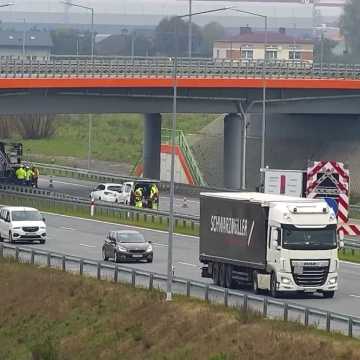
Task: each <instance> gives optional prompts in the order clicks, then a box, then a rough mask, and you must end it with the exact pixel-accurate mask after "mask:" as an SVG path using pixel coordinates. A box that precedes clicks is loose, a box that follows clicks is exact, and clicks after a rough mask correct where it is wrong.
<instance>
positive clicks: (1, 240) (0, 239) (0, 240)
mask: <svg viewBox="0 0 360 360" xmlns="http://www.w3.org/2000/svg"><path fill="white" fill-rule="evenodd" d="M3 241H4V239H3V238H2V236H1V234H0V242H3Z"/></svg>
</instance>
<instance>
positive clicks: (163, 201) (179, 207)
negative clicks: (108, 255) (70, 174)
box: [39, 176, 200, 216]
mask: <svg viewBox="0 0 360 360" xmlns="http://www.w3.org/2000/svg"><path fill="white" fill-rule="evenodd" d="M97 185H99V183H95V182H90V181H83V180H78V179H71V178H62V177H53V186H54V187H53V188H51V190H52V191H56V192H59V193H63V194H67V195H70V196H76V197H80V198H87V199H88V198H89V194H90V192H91V191H92V190H93V189H94V188H95V187H96V186H97ZM39 187H40V188H42V189H46V190H50V188H49V177H47V176H40V178H39ZM186 205H187V206H186V207H184V197H178V196H176V197H175V203H174V211H175V212H176V213H179V214H186V215H194V216H199V214H200V202H199V200H198V199H193V198H190V199H188V198H187V199H186ZM169 208H170V198H169V196H167V195H161V193H160V210H163V211H169Z"/></svg>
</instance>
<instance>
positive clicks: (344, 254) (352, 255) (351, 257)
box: [339, 248, 360, 263]
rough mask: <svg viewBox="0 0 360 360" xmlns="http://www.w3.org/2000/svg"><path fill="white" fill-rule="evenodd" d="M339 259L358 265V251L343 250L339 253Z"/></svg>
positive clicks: (359, 256) (359, 260)
mask: <svg viewBox="0 0 360 360" xmlns="http://www.w3.org/2000/svg"><path fill="white" fill-rule="evenodd" d="M339 259H340V260H344V261H350V262H355V263H360V249H349V248H344V249H342V250H340V251H339Z"/></svg>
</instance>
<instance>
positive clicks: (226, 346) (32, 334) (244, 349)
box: [0, 259, 360, 360]
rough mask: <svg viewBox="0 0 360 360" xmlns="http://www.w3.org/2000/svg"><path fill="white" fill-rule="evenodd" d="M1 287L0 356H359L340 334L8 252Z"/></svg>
mask: <svg viewBox="0 0 360 360" xmlns="http://www.w3.org/2000/svg"><path fill="white" fill-rule="evenodd" d="M0 294H1V297H0V319H1V327H0V343H1V346H0V359H7V360H28V359H41V360H42V359H49V360H50V359H51V360H65V359H71V360H73V359H75V360H82V359H86V360H88V359H102V360H107V359H109V360H112V359H114V360H115V359H129V360H137V359H149V360H160V359H161V360H165V359H168V360H170V359H174V360H177V359H178V360H180V359H181V360H182V359H189V360H191V359H199V360H202V359H209V360H232V359H233V360H235V359H242V360H250V359H256V360H265V359H266V360H273V359H274V360H275V359H276V360H285V359H286V360H288V359H292V360H300V359H301V360H310V359H311V360H312V359H316V360H317V359H319V357H320V356H321V359H322V360H327V359H339V360H340V359H344V360H345V359H346V360H355V359H359V357H360V343H359V341H358V340H354V339H350V338H347V337H345V336H342V335H339V334H328V333H325V332H323V331H320V330H316V329H313V328H309V329H306V328H305V327H303V326H302V325H300V324H298V323H291V322H289V323H285V322H282V321H275V320H266V319H263V318H262V317H261V316H259V315H258V314H257V313H252V312H244V311H242V310H241V309H234V308H225V307H223V306H220V305H210V304H207V303H205V302H201V301H198V300H193V299H189V298H185V297H182V296H175V297H174V300H173V301H172V302H171V303H169V302H166V301H165V296H164V294H163V293H161V292H160V291H157V290H152V291H148V290H143V289H134V288H131V287H130V286H129V285H125V284H114V283H110V282H106V281H97V280H95V279H91V278H87V277H80V276H77V275H73V274H69V273H63V272H61V271H57V270H51V269H41V268H37V267H35V266H31V265H27V264H17V263H14V262H13V260H11V259H0ZM260 339H261V340H260Z"/></svg>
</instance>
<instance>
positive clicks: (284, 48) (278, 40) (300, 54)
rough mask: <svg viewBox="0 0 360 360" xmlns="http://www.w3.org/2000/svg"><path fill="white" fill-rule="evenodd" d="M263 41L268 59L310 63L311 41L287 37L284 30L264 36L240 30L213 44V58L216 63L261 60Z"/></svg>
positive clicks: (262, 33) (311, 53) (311, 57)
mask: <svg viewBox="0 0 360 360" xmlns="http://www.w3.org/2000/svg"><path fill="white" fill-rule="evenodd" d="M266 38H267V46H266V59H268V60H293V61H309V62H312V61H313V53H314V43H313V41H312V40H310V39H301V38H296V37H293V36H289V35H288V34H286V30H285V28H280V29H279V31H278V32H274V31H268V32H267V36H266V34H265V32H264V31H262V32H253V31H252V30H251V28H249V27H244V28H240V34H239V35H238V36H234V37H232V38H230V39H226V40H217V41H215V42H214V46H213V57H214V58H215V59H219V60H223V59H225V60H263V59H264V43H265V39H266Z"/></svg>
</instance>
